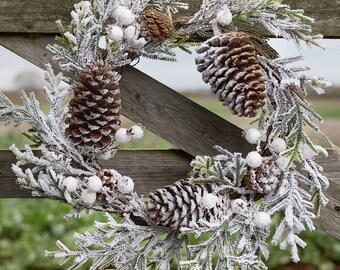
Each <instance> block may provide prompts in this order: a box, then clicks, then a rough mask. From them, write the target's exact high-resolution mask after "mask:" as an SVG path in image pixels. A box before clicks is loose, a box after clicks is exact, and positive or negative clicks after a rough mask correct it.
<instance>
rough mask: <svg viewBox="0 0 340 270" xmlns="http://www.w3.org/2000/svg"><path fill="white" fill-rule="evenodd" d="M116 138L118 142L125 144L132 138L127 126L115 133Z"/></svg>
mask: <svg viewBox="0 0 340 270" xmlns="http://www.w3.org/2000/svg"><path fill="white" fill-rule="evenodd" d="M115 140H116V141H117V142H118V143H121V144H124V143H127V142H129V141H130V140H131V136H130V134H129V133H128V130H127V129H126V128H120V129H118V130H117V132H116V134H115Z"/></svg>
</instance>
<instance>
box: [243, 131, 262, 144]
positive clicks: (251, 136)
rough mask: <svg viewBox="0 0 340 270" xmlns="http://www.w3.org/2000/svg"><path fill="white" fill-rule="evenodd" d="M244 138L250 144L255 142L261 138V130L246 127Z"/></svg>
mask: <svg viewBox="0 0 340 270" xmlns="http://www.w3.org/2000/svg"><path fill="white" fill-rule="evenodd" d="M244 137H245V139H246V140H247V142H249V143H251V144H257V143H258V142H259V140H260V139H261V132H260V131H259V130H258V129H256V128H251V129H248V130H247V131H246V132H245V136H244Z"/></svg>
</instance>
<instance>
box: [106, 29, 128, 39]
mask: <svg viewBox="0 0 340 270" xmlns="http://www.w3.org/2000/svg"><path fill="white" fill-rule="evenodd" d="M107 35H108V37H109V38H110V39H111V40H112V41H116V42H118V41H121V40H122V39H123V36H124V31H123V29H122V28H120V27H119V26H116V25H110V26H109V27H108V28H107Z"/></svg>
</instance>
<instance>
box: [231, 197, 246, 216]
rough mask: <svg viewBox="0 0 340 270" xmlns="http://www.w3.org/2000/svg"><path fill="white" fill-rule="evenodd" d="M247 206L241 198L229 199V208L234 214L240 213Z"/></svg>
mask: <svg viewBox="0 0 340 270" xmlns="http://www.w3.org/2000/svg"><path fill="white" fill-rule="evenodd" d="M246 208H247V203H246V202H245V201H244V200H242V199H236V200H233V201H231V204H230V209H231V212H233V213H234V214H241V213H242V212H243V211H244V210H245V209H246Z"/></svg>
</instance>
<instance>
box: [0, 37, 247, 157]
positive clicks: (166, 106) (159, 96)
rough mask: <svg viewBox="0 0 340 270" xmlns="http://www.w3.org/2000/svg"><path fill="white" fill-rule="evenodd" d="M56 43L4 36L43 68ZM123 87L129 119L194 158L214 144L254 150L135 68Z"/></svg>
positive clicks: (125, 77) (238, 135)
mask: <svg viewBox="0 0 340 270" xmlns="http://www.w3.org/2000/svg"><path fill="white" fill-rule="evenodd" d="M52 42H53V37H51V36H49V35H42V36H40V35H39V36H37V35H10V36H9V35H1V34H0V44H1V45H3V46H4V47H6V48H8V49H9V50H11V51H13V52H14V53H16V54H18V55H19V56H21V57H23V58H25V59H27V60H28V61H30V62H32V63H33V64H35V65H37V66H39V67H43V66H44V65H45V64H46V63H48V62H51V59H50V56H49V54H48V53H47V51H46V50H45V47H46V46H47V44H49V43H52ZM54 67H55V69H56V70H57V69H58V67H57V66H56V65H55V66H54ZM120 88H121V97H122V113H123V114H124V115H125V116H127V117H128V118H130V119H131V120H132V121H135V122H141V123H142V124H143V125H145V127H146V128H147V129H149V130H150V131H152V132H154V133H155V134H157V135H159V136H160V137H162V138H163V139H165V140H167V141H169V142H170V143H172V144H173V145H176V146H177V147H178V148H180V149H182V150H184V151H186V152H187V153H189V154H191V155H193V156H195V155H198V154H207V155H213V154H214V153H215V152H214V150H213V146H214V145H220V146H223V147H226V148H228V149H229V150H230V151H232V152H241V153H247V152H249V150H250V145H249V144H248V143H247V142H246V141H245V140H244V139H243V138H242V137H241V133H242V130H241V129H240V128H238V127H236V126H235V125H233V124H231V123H229V122H227V121H226V120H224V119H223V118H221V117H219V116H217V115H215V114H214V113H212V112H210V111H208V110H206V109H205V108H203V107H201V106H200V105H198V104H196V103H194V102H192V101H191V100H189V99H188V98H186V97H184V96H182V95H181V94H179V93H177V92H175V91H174V90H172V89H170V88H169V87H167V86H165V85H164V84H162V83H160V82H158V81H156V80H154V79H153V78H151V77H150V76H148V75H146V74H144V73H143V72H141V71H139V70H137V69H135V68H133V67H130V66H128V67H126V68H125V70H124V71H123V76H122V79H121V82H120Z"/></svg>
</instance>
